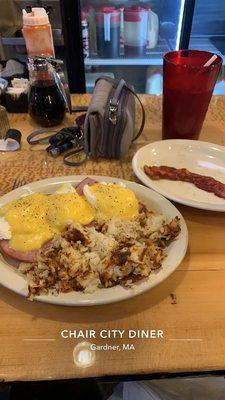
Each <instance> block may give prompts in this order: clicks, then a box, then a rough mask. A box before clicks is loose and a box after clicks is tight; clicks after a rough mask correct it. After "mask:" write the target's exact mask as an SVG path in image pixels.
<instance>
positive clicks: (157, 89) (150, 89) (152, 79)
mask: <svg viewBox="0 0 225 400" xmlns="http://www.w3.org/2000/svg"><path fill="white" fill-rule="evenodd" d="M162 88H163V77H162V73H161V71H160V69H154V68H152V67H149V68H148V69H147V74H146V86H145V93H147V94H155V95H160V94H162Z"/></svg>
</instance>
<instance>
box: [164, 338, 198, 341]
mask: <svg viewBox="0 0 225 400" xmlns="http://www.w3.org/2000/svg"><path fill="white" fill-rule="evenodd" d="M169 340H172V341H187V342H202V339H197V338H196V339H195V338H193V339H186V338H179V339H169Z"/></svg>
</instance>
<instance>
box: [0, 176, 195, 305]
mask: <svg viewBox="0 0 225 400" xmlns="http://www.w3.org/2000/svg"><path fill="white" fill-rule="evenodd" d="M88 176H89V177H91V178H93V179H95V180H97V181H104V182H112V181H113V182H123V183H124V184H126V185H127V186H128V187H130V188H131V189H132V190H133V191H134V192H135V193H142V194H143V196H141V197H142V198H143V197H145V202H146V204H147V203H148V202H149V203H151V202H152V203H154V204H156V207H155V208H158V210H161V211H162V212H163V213H164V214H165V215H168V217H171V218H172V217H173V216H175V215H178V216H179V218H180V222H181V233H180V235H179V237H178V239H177V240H176V241H174V242H173V243H172V244H171V246H172V247H169V251H168V257H167V258H166V261H165V265H164V264H163V266H162V268H161V269H160V270H159V271H158V272H157V273H156V274H155V275H154V276H153V280H152V279H151V277H152V276H151V275H150V277H149V278H148V279H146V280H145V281H144V282H142V283H139V284H136V285H134V286H133V287H132V288H130V289H124V288H123V287H121V286H116V287H113V288H109V289H98V290H97V291H95V292H93V293H91V294H89V293H85V294H84V293H80V292H70V293H66V294H64V293H62V294H61V293H60V294H59V295H58V296H53V295H45V296H37V297H36V298H35V300H38V301H42V302H45V303H51V304H56V305H64V306H90V305H99V304H109V303H114V302H118V301H121V300H125V299H128V298H131V297H134V296H136V295H139V294H141V293H143V292H145V291H147V290H149V289H151V288H153V287H154V286H156V285H158V284H159V283H161V282H162V281H164V280H165V279H166V278H167V277H168V276H169V275H171V274H172V273H173V272H174V271H175V269H176V268H177V267H178V265H179V264H180V263H181V261H182V260H183V258H184V256H185V254H186V250H187V245H188V231H187V226H186V223H185V221H184V219H183V217H182V215H181V214H180V212H179V211H178V210H177V209H176V208H175V207H174V206H173V204H171V203H170V202H169V201H168V200H167V199H165V198H164V197H162V196H161V195H159V194H158V193H156V192H155V191H153V190H151V189H148V188H146V187H145V186H143V185H140V184H137V183H134V182H129V181H126V180H123V179H118V178H114V177H108V176H93V175H88ZM86 177H87V175H86V176H82V175H74V176H66V177H63V176H62V177H56V178H50V179H44V180H40V181H36V182H32V183H30V184H28V185H25V186H23V187H20V188H18V189H15V190H13V191H12V192H10V193H7V194H6V195H4V196H2V197H1V198H0V206H2V205H3V204H6V203H8V202H9V201H11V200H13V199H16V198H19V197H21V195H23V194H25V193H28V192H29V190H32V191H34V192H38V191H43V192H48V193H49V192H51V189H50V188H52V191H54V190H56V186H57V185H58V186H59V185H60V184H62V183H64V182H70V183H72V184H76V183H78V182H80V181H81V180H83V179H84V178H86ZM53 188H54V190H53ZM139 197H140V195H139ZM140 199H141V198H140ZM146 199H148V200H146ZM147 205H148V204H147ZM167 259H168V260H170V261H168V263H169V262H170V264H169V265H168V266H166V263H167ZM0 268H1V274H0V284H2V285H3V286H5V287H6V288H8V289H10V290H12V291H14V292H16V293H18V294H20V295H22V296H26V295H27V287H26V279H25V278H24V277H23V276H22V275H21V274H19V273H18V272H16V271H15V269H14V268H13V267H12V266H10V265H9V264H7V263H6V262H5V260H3V258H0Z"/></svg>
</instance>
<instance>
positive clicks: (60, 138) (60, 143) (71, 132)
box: [27, 126, 87, 166]
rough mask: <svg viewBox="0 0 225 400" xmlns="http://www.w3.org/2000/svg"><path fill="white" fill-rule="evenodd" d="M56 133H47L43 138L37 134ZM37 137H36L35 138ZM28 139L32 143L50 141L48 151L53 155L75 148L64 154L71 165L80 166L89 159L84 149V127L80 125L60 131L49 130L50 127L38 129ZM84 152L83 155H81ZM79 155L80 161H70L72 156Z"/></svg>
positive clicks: (64, 160) (66, 162) (66, 161)
mask: <svg viewBox="0 0 225 400" xmlns="http://www.w3.org/2000/svg"><path fill="white" fill-rule="evenodd" d="M49 132H51V133H53V132H56V133H54V134H53V135H47V136H44V137H41V138H38V139H37V138H36V136H38V135H40V134H43V133H49ZM34 138H35V139H34ZM27 141H28V143H29V144H31V145H35V144H40V143H45V142H48V143H49V146H48V147H47V148H46V151H47V152H48V154H49V155H51V156H52V157H58V156H59V155H60V154H62V153H64V152H65V151H67V150H69V149H74V150H73V151H71V152H68V153H66V154H64V155H63V162H64V163H65V164H66V165H70V166H79V165H81V164H82V163H84V162H85V161H86V159H87V153H86V152H85V150H84V134H83V129H82V128H81V127H80V126H72V127H67V128H63V129H61V130H60V131H55V130H49V129H47V130H46V129H38V130H36V131H34V132H32V133H31V134H30V135H29V136H28V137H27ZM82 153H83V157H80V156H81V155H82ZM74 156H78V157H79V160H78V161H70V158H71V157H74Z"/></svg>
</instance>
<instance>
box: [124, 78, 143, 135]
mask: <svg viewBox="0 0 225 400" xmlns="http://www.w3.org/2000/svg"><path fill="white" fill-rule="evenodd" d="M126 88H127V90H129V92H130V93H132V94H133V96H134V97H135V98H136V99H137V100H138V103H139V104H140V106H141V112H142V119H141V126H140V128H139V130H138V133H137V135H136V136H135V137H134V138H133V140H132V142H134V141H135V140H137V139H138V138H139V136H140V135H141V133H142V132H143V129H144V126H145V109H144V106H143V104H142V101H141V99H140V98H139V96H138V95H137V94H136V93H135V91H134V90H132V89H131V88H129V86H127V85H126Z"/></svg>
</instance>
